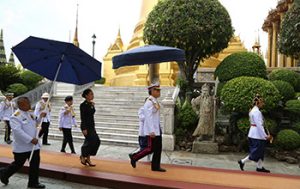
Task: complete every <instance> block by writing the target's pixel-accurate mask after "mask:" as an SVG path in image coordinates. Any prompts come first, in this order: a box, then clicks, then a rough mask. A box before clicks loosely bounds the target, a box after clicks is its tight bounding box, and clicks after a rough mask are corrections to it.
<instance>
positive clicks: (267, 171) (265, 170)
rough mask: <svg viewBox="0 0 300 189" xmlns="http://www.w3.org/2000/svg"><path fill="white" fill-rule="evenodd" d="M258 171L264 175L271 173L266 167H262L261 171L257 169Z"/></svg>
mask: <svg viewBox="0 0 300 189" xmlns="http://www.w3.org/2000/svg"><path fill="white" fill-rule="evenodd" d="M256 171H257V172H263V173H270V172H271V171H270V170H268V169H265V168H264V167H262V168H261V169H260V168H256Z"/></svg>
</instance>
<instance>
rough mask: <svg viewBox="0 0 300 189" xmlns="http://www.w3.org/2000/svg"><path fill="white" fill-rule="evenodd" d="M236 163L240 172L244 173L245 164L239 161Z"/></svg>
mask: <svg viewBox="0 0 300 189" xmlns="http://www.w3.org/2000/svg"><path fill="white" fill-rule="evenodd" d="M238 163H239V165H240V169H241V171H244V166H245V163H243V162H242V160H239V161H238Z"/></svg>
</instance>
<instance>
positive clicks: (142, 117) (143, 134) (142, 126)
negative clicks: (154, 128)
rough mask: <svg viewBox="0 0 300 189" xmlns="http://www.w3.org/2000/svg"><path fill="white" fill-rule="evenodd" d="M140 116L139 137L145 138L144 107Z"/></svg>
mask: <svg viewBox="0 0 300 189" xmlns="http://www.w3.org/2000/svg"><path fill="white" fill-rule="evenodd" d="M138 116H139V136H145V133H144V122H145V113H144V106H142V107H141V108H140V109H139V111H138Z"/></svg>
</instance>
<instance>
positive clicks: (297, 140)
mask: <svg viewBox="0 0 300 189" xmlns="http://www.w3.org/2000/svg"><path fill="white" fill-rule="evenodd" d="M275 145H276V146H278V147H279V148H281V149H284V150H294V149H296V148H298V147H300V135H299V134H298V133H297V132H296V131H293V130H291V129H284V130H281V131H279V133H278V134H277V137H276V138H275Z"/></svg>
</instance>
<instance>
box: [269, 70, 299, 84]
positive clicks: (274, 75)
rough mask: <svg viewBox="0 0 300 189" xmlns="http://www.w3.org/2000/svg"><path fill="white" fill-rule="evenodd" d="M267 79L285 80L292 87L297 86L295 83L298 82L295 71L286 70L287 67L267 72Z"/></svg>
mask: <svg viewBox="0 0 300 189" xmlns="http://www.w3.org/2000/svg"><path fill="white" fill-rule="evenodd" d="M269 79H270V80H271V81H275V80H281V81H286V82H288V83H289V84H291V85H292V86H293V87H294V88H295V87H296V86H297V83H298V76H297V73H296V72H294V71H292V70H287V69H277V70H273V71H272V72H271V73H270V74H269Z"/></svg>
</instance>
